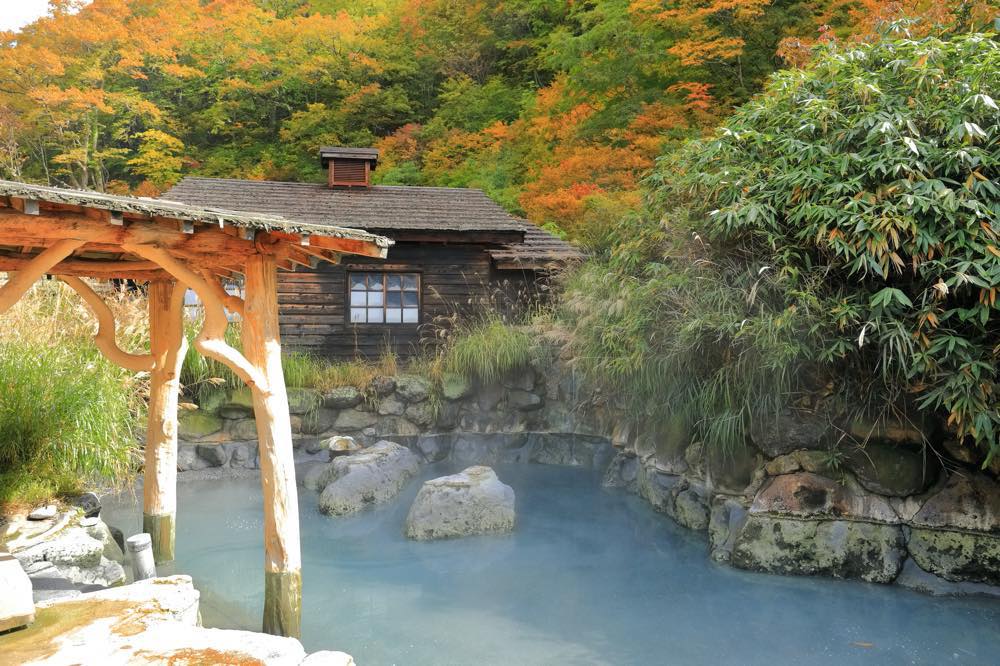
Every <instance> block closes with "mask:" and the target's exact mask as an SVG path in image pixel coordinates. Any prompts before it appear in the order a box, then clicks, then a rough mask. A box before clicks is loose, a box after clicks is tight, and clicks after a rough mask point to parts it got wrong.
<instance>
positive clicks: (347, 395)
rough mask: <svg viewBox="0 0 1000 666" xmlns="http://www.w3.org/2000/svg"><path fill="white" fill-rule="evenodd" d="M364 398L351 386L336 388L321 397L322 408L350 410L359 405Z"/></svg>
mask: <svg viewBox="0 0 1000 666" xmlns="http://www.w3.org/2000/svg"><path fill="white" fill-rule="evenodd" d="M363 398H364V396H363V395H362V394H361V391H359V390H358V389H356V388H355V387H353V386H338V387H337V388H335V389H333V390H331V391H328V392H327V393H326V394H324V395H323V406H324V407H327V408H328V409H350V408H351V407H357V406H358V405H360V404H361V400H362V399H363Z"/></svg>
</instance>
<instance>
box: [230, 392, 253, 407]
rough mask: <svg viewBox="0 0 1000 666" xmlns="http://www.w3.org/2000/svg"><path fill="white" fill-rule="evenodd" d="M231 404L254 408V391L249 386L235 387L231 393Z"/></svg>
mask: <svg viewBox="0 0 1000 666" xmlns="http://www.w3.org/2000/svg"><path fill="white" fill-rule="evenodd" d="M229 404H230V405H235V406H237V407H245V408H247V409H250V410H251V411H252V410H253V393H252V392H251V391H250V389H248V388H247V387H245V386H243V387H241V388H238V389H235V390H234V391H233V392H232V393H230V394H229Z"/></svg>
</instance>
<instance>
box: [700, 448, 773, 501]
mask: <svg viewBox="0 0 1000 666" xmlns="http://www.w3.org/2000/svg"><path fill="white" fill-rule="evenodd" d="M759 463H760V455H759V454H758V452H757V449H756V448H754V447H753V446H752V445H751V444H745V445H743V446H737V447H735V448H733V449H731V450H725V449H723V448H722V447H718V446H709V447H706V448H705V474H706V477H707V479H708V480H709V482H710V484H711V485H710V487H711V488H712V490H713V491H714V492H718V493H724V494H727V495H741V494H743V493H744V492H745V491H746V488H747V486H749V485H750V481H751V480H752V479H753V471H754V469H756V467H757V465H758V464H759Z"/></svg>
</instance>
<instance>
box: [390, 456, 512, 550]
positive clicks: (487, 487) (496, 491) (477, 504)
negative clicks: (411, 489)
mask: <svg viewBox="0 0 1000 666" xmlns="http://www.w3.org/2000/svg"><path fill="white" fill-rule="evenodd" d="M513 529H514V490H513V489H512V488H511V487H510V486H508V485H507V484H505V483H502V482H501V481H500V479H498V478H497V475H496V473H495V472H494V471H493V470H492V469H491V468H489V467H481V466H476V467H469V468H467V469H465V470H464V471H462V472H459V473H458V474H452V475H450V476H442V477H440V478H437V479H431V480H430V481H427V482H425V483H424V485H423V486H422V487H421V488H420V492H418V493H417V497H416V499H415V500H414V501H413V506H411V507H410V513H409V515H408V516H407V517H406V536H408V537H409V538H411V539H418V540H429V539H447V538H451V537H461V536H470V535H473V534H493V533H503V532H510V531H511V530H513Z"/></svg>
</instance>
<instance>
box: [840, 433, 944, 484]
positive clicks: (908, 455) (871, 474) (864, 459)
mask: <svg viewBox="0 0 1000 666" xmlns="http://www.w3.org/2000/svg"><path fill="white" fill-rule="evenodd" d="M846 460H847V466H848V467H850V469H851V471H852V472H854V476H855V477H856V478H857V479H858V483H860V484H861V485H862V486H864V487H865V488H867V489H868V490H870V491H872V492H874V493H879V494H880V495H888V496H891V497H906V496H907V495H917V494H919V493H922V492H923V491H925V490H927V488H929V487H930V485H931V484H932V483H934V481H935V480H936V479H937V472H938V466H937V458H936V457H935V456H934V455H933V454H931V453H930V451H929V450H928V451H924V450H919V449H916V448H914V447H909V446H903V445H897V444H890V443H887V442H869V443H868V444H867V445H865V446H864V447H857V448H855V449H853V450H851V451H850V452H849V453H848V454H847V459H846Z"/></svg>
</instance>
